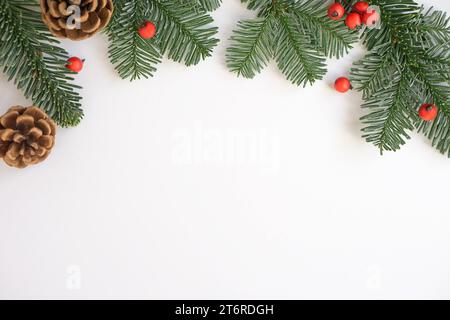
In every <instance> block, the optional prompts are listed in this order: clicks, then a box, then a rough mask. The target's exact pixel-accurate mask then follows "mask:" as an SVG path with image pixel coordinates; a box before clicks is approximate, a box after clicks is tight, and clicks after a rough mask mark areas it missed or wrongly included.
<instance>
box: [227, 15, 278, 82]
mask: <svg viewBox="0 0 450 320" xmlns="http://www.w3.org/2000/svg"><path fill="white" fill-rule="evenodd" d="M275 23H276V21H275V19H274V14H273V12H271V13H269V14H268V15H267V16H266V17H263V18H257V19H254V20H243V21H240V22H239V23H238V27H237V29H236V30H234V32H233V35H232V36H231V39H230V40H231V46H230V47H229V48H228V49H227V58H226V59H227V65H228V67H229V68H230V70H231V71H232V72H236V73H237V74H238V75H242V76H243V77H245V78H253V77H254V76H255V75H256V74H257V73H259V72H261V70H262V69H263V68H264V67H265V66H267V64H268V63H269V61H270V59H272V58H273V55H274V42H275V40H274V38H275V35H274V32H273V30H274V26H275Z"/></svg>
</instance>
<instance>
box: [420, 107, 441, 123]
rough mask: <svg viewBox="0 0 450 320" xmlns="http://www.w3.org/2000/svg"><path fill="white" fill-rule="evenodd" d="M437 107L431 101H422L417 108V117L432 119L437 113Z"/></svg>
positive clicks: (426, 119)
mask: <svg viewBox="0 0 450 320" xmlns="http://www.w3.org/2000/svg"><path fill="white" fill-rule="evenodd" d="M438 111H439V110H438V107H436V105H434V104H431V103H424V104H423V105H421V106H420V108H419V117H421V118H422V119H423V120H425V121H432V120H434V119H436V117H437V115H438Z"/></svg>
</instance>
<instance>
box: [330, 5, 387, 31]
mask: <svg viewBox="0 0 450 320" xmlns="http://www.w3.org/2000/svg"><path fill="white" fill-rule="evenodd" d="M345 14H346V11H345V8H344V6H343V5H342V4H340V3H339V2H336V3H334V4H332V5H331V6H330V7H329V8H328V17H329V18H330V19H332V20H336V21H337V20H341V19H342V18H343V17H344V15H345ZM379 20H380V14H379V13H378V12H377V11H376V10H373V9H371V8H370V5H369V3H367V2H366V1H358V2H356V3H355V4H354V5H353V7H352V11H351V12H350V13H348V14H347V17H346V18H345V24H346V25H347V27H348V28H349V29H351V30H354V29H356V28H357V27H359V26H360V25H362V24H365V25H367V26H374V25H376V24H377V22H378V21H379Z"/></svg>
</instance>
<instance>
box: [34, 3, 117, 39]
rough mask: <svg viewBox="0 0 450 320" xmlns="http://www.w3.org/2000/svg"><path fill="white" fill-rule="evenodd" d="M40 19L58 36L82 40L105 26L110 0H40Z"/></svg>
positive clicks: (110, 10)
mask: <svg viewBox="0 0 450 320" xmlns="http://www.w3.org/2000/svg"><path fill="white" fill-rule="evenodd" d="M40 2H41V10H42V19H43V20H44V23H45V24H46V25H47V26H48V28H49V29H50V31H51V32H52V33H53V35H55V36H56V37H59V38H69V39H71V40H84V39H87V38H89V37H92V36H93V35H94V34H96V33H97V32H98V31H100V30H101V29H103V28H104V27H106V26H107V25H108V23H109V21H110V20H111V17H112V13H113V11H114V5H113V3H112V0H40Z"/></svg>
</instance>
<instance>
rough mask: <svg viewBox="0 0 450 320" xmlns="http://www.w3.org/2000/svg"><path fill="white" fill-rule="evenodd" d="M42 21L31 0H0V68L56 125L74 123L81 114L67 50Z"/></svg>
mask: <svg viewBox="0 0 450 320" xmlns="http://www.w3.org/2000/svg"><path fill="white" fill-rule="evenodd" d="M58 43H59V42H58V41H56V40H55V39H54V38H53V36H52V35H51V34H50V32H49V31H48V29H47V27H46V26H45V25H44V24H43V23H42V20H41V15H40V8H39V5H38V4H37V2H36V1H34V0H8V1H0V68H1V69H2V71H3V73H5V74H6V76H7V77H8V80H10V81H14V83H15V84H16V86H17V88H19V89H20V90H22V91H23V93H24V95H25V97H27V98H31V99H32V101H33V103H34V104H35V105H36V106H38V107H40V108H42V109H43V110H44V111H45V112H47V114H48V115H49V116H50V117H52V118H53V119H54V120H55V121H56V122H57V123H58V124H59V125H60V126H63V127H68V126H75V125H77V124H78V123H79V122H80V120H81V119H82V117H83V111H82V110H81V104H80V100H81V97H80V96H79V94H78V93H77V91H76V90H77V89H80V87H79V86H76V85H74V84H73V83H72V80H73V78H71V77H70V74H71V72H70V71H69V70H68V69H67V68H65V65H66V64H67V59H68V54H67V52H66V51H65V50H63V49H61V48H60V47H58Z"/></svg>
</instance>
